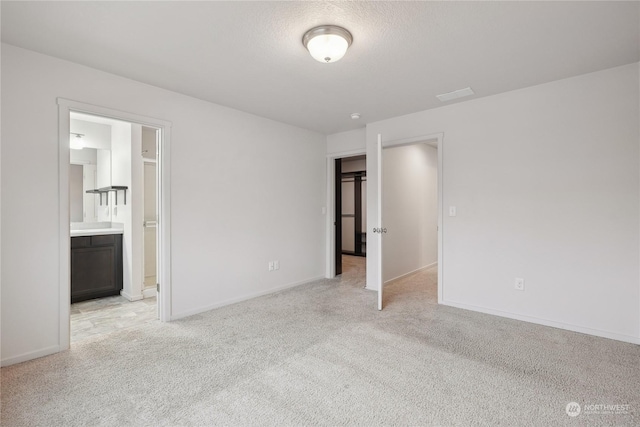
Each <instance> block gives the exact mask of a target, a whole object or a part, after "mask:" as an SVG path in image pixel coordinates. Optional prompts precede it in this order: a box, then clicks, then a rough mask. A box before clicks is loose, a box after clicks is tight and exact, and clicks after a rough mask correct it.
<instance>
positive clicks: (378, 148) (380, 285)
mask: <svg viewBox="0 0 640 427" xmlns="http://www.w3.org/2000/svg"><path fill="white" fill-rule="evenodd" d="M376 151H377V155H378V156H377V157H378V164H377V166H376V167H377V169H378V181H377V182H376V186H377V189H378V206H377V208H376V209H377V210H378V225H377V229H374V232H375V233H376V234H377V235H378V237H377V239H378V253H377V257H378V259H377V261H378V262H377V264H378V271H377V274H376V276H377V278H378V310H382V291H383V286H384V279H383V278H382V241H383V239H382V235H383V234H384V232H385V231H386V230H385V229H384V228H383V227H382V135H381V134H378V145H377V146H376Z"/></svg>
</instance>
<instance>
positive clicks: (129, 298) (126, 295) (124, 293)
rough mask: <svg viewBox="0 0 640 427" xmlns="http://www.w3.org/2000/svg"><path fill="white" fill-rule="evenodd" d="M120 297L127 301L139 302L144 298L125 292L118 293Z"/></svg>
mask: <svg viewBox="0 0 640 427" xmlns="http://www.w3.org/2000/svg"><path fill="white" fill-rule="evenodd" d="M120 295H122V296H123V297H125V298H126V299H128V300H129V301H140V300H141V299H142V298H144V296H143V295H142V294H140V295H129V294H128V293H126V292H125V291H120Z"/></svg>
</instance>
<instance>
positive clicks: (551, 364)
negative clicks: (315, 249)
mask: <svg viewBox="0 0 640 427" xmlns="http://www.w3.org/2000/svg"><path fill="white" fill-rule="evenodd" d="M363 261H364V260H358V259H356V260H351V259H350V260H348V261H347V270H348V271H347V272H346V273H345V275H344V276H345V277H343V278H342V279H336V280H322V281H318V282H315V283H312V284H308V285H303V286H299V287H297V288H294V289H291V290H288V291H285V292H281V293H278V294H273V295H269V296H265V297H261V298H257V299H254V300H251V301H247V302H243V303H240V304H236V305H233V306H228V307H224V308H221V309H218V310H214V311H211V312H207V313H204V314H200V315H196V316H192V317H189V318H187V319H183V320H180V321H176V322H172V323H169V324H157V323H154V324H145V325H141V326H140V327H133V328H128V329H125V330H122V331H119V332H115V333H113V334H110V335H108V336H105V337H102V338H98V339H90V340H87V341H84V342H82V343H80V344H78V345H75V346H74V347H73V348H72V350H70V351H68V352H65V353H62V354H57V355H53V356H49V357H45V358H41V359H38V360H34V361H30V362H26V363H22V364H19V365H15V366H10V367H7V368H3V369H2V386H1V388H2V397H1V399H2V415H1V418H0V421H1V424H2V426H210V425H269V426H271V425H274V426H283V425H284V426H286V425H292V426H293V425H366V426H371V425H402V426H404V425H447V426H448V425H461V426H469V425H489V426H498V425H502V426H521V425H522V426H529V425H535V426H562V425H567V426H584V425H620V426H625V425H626V426H638V425H640V349H639V347H638V346H636V345H632V344H624V343H621V342H616V341H612V340H607V339H601V338H595V337H590V336H586V335H582V334H578V333H572V332H567V331H562V330H558V329H553V328H547V327H543V326H537V325H532V324H528V323H524V322H518V321H513V320H508V319H503V318H498V317H493V316H489V315H483V314H479V313H474V312H470V311H465V310H459V309H454V308H449V307H444V306H439V305H437V304H435V302H436V297H435V296H436V277H435V276H436V272H435V269H432V270H429V271H425V272H422V273H419V274H416V275H414V276H411V277H408V278H406V279H405V280H403V281H400V282H397V283H394V284H392V285H390V286H389V287H388V288H387V289H388V291H389V292H387V298H386V301H385V303H386V309H385V310H384V311H382V312H378V311H377V310H375V308H374V307H375V301H376V295H375V293H373V292H370V291H367V290H364V289H362V284H363V283H362V278H361V276H360V278H359V276H358V274H359V273H363V265H362V262H363ZM358 272H359V273H358ZM572 401H575V402H577V403H578V404H580V405H581V410H582V412H581V413H580V414H579V415H577V416H576V417H570V416H569V415H567V413H566V411H565V409H566V406H567V404H568V403H569V402H572ZM592 405H619V407H617V409H616V410H615V413H610V414H603V413H602V412H606V410H604V409H601V410H598V408H603V407H600V406H592ZM620 405H628V406H622V407H620ZM611 408H612V407H609V409H611ZM621 408H622V409H623V410H620V409H621ZM624 408H626V409H624ZM622 412H627V413H626V414H625V413H622Z"/></svg>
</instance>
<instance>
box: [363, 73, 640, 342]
mask: <svg viewBox="0 0 640 427" xmlns="http://www.w3.org/2000/svg"><path fill="white" fill-rule="evenodd" d="M638 74H639V73H638V64H637V63H636V64H631V65H627V66H622V67H617V68H613V69H609V70H604V71H600V72H596V73H592V74H587V75H582V76H578V77H573V78H569V79H565V80H560V81H556V82H552V83H548V84H544V85H540V86H535V87H531V88H526V89H522V90H517V91H512V92H508V93H503V94H500V95H496V96H491V97H486V98H480V99H476V100H471V101H468V102H462V103H458V104H453V105H451V106H447V107H443V108H438V109H435V110H428V111H423V112H420V113H415V114H411V115H407V116H402V117H397V118H394V119H390V120H385V121H381V122H377V123H372V124H370V125H369V126H367V165H368V166H369V167H368V168H367V175H368V179H369V180H370V182H375V181H376V179H377V172H376V170H375V168H374V167H373V166H374V165H376V162H377V155H376V150H375V144H376V138H377V134H378V133H381V134H382V135H383V141H394V140H399V139H404V138H409V137H416V136H421V135H429V134H436V133H439V132H444V140H443V144H442V147H441V148H442V149H443V150H444V151H443V153H442V155H443V171H442V173H443V186H444V188H443V198H444V199H443V204H444V207H445V208H444V209H445V211H448V206H456V207H457V216H456V217H449V216H445V217H444V218H443V220H444V221H443V245H444V254H443V258H444V262H443V263H444V266H443V268H444V273H443V277H441V278H440V280H441V281H443V286H444V295H441V297H442V298H443V299H442V302H443V303H444V304H448V305H453V306H458V307H463V308H468V309H472V310H478V311H484V312H489V313H492V314H497V315H502V316H507V317H513V318H518V319H523V320H528V321H532V322H537V323H542V324H547V325H553V326H557V327H562V328H566V329H571V330H577V331H581V332H586V333H591V334H594V335H600V336H607V337H611V338H615V339H620V340H624V341H630V342H636V343H640V282H639V267H640V265H639V255H640V254H639V232H640V227H639V218H640V215H639V213H640V212H639V206H640V194H639V190H640V186H639V184H640V182H639V176H640V167H639V136H640V135H639V134H640V129H639V127H640V126H639V114H640V111H639V80H640V79H639V75H638ZM368 199H369V204H368V212H369V217H370V219H369V221H370V223H372V224H375V223H377V220H378V218H377V212H376V211H375V206H376V203H377V194H376V188H375V186H373V185H371V186H369V192H368ZM376 243H377V242H376V241H375V240H373V239H372V240H371V241H370V242H369V244H368V250H369V253H368V255H369V256H368V258H367V260H368V261H370V262H369V263H368V265H367V285H368V286H369V285H370V284H371V283H377V280H376V266H375V259H376V254H377V251H378V245H377V244H376ZM372 255H373V256H372ZM371 261H373V262H371ZM516 277H522V278H524V279H525V291H524V292H520V291H516V290H514V286H513V285H514V279H515V278H516Z"/></svg>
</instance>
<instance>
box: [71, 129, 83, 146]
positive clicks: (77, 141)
mask: <svg viewBox="0 0 640 427" xmlns="http://www.w3.org/2000/svg"><path fill="white" fill-rule="evenodd" d="M71 135H75V136H74V137H72V138H69V148H71V149H72V150H82V149H83V148H84V141H82V138H83V137H84V134H82V133H75V132H71Z"/></svg>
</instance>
